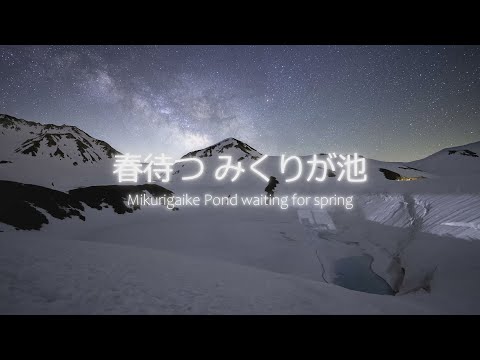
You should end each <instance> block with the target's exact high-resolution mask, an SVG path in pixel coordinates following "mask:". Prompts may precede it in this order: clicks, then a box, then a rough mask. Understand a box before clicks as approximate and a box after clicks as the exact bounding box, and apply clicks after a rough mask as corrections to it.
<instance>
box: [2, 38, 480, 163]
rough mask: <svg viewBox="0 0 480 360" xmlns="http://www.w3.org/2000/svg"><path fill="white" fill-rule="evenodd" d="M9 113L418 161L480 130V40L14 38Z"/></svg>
mask: <svg viewBox="0 0 480 360" xmlns="http://www.w3.org/2000/svg"><path fill="white" fill-rule="evenodd" d="M0 113H6V114H9V115H12V116H15V117H19V118H23V119H26V120H32V121H38V122H41V123H54V124H58V125H62V124H69V125H75V126H78V127H79V128H81V129H83V130H85V131H86V132H87V133H89V134H90V135H91V136H93V137H96V138H99V139H102V140H105V141H107V142H108V143H110V144H111V145H112V146H113V147H114V148H116V149H117V150H119V151H121V152H130V153H136V154H139V155H147V154H149V153H155V154H159V153H161V152H164V153H166V154H168V155H169V156H173V157H175V158H176V157H180V156H182V155H184V154H185V153H187V152H189V151H191V150H196V149H199V148H203V147H206V146H208V145H211V144H213V143H215V142H218V141H220V140H223V139H224V138H227V137H235V138H237V139H239V140H242V141H245V142H246V143H248V144H249V145H251V146H252V147H254V148H256V149H257V150H258V151H260V152H262V153H264V154H268V155H279V154H281V153H285V154H290V155H307V154H313V153H320V152H333V151H335V152H337V153H347V152H358V153H360V154H362V155H364V156H366V157H369V158H374V159H378V160H388V161H409V160H415V159H419V158H422V157H425V156H427V155H430V154H431V153H433V152H435V151H438V150H440V149H442V148H445V147H450V146H457V145H462V144H466V143H469V142H474V141H479V140H480V46H438V45H435V46H419V45H418V46H406V45H402V46H379V45H376V46H334V45H330V46H326V45H322V46H303V45H302V46H301V45H297V46H280V45H275V46H263V45H262V46H261V45H255V46H223V45H222V46H221V45H211V46H200V45H195V46H186V45H182V46H116V45H115V46H114V45H109V46H83V45H82V46H80V45H74V46H0Z"/></svg>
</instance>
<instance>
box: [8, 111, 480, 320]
mask: <svg viewBox="0 0 480 360" xmlns="http://www.w3.org/2000/svg"><path fill="white" fill-rule="evenodd" d="M2 121H3V122H2V124H5V125H6V126H2V127H0V131H1V134H0V136H2V138H1V139H2V140H1V143H0V180H7V181H0V198H1V199H2V200H3V201H4V203H5V204H8V206H4V207H0V219H4V221H3V223H0V225H1V226H0V234H1V235H0V248H1V253H2V257H1V258H0V272H2V273H3V274H6V275H5V281H3V284H5V286H0V313H59V312H66V313H109V312H110V313H180V314H184V313H200V314H205V313H235V314H244V313H257V314H258V313H260V314H264V313H286V314H288V313H293V314H295V313H297V314H298V313H306V314H311V313H316V314H318V313H327V314H332V313H342V314H352V313H354V314H358V313H389V314H391V313H409V314H411V313H437V314H438V313H440V314H444V313H454V314H464V313H468V314H472V313H473V314H479V313H480V305H479V304H480V281H479V279H480V268H479V267H478V258H479V256H480V241H479V240H480V188H479V187H478V184H479V183H480V172H479V171H480V158H479V157H477V155H480V143H473V144H468V145H465V146H459V147H456V148H450V149H445V150H442V151H440V152H438V153H436V154H433V155H431V156H429V157H427V158H425V159H421V160H417V161H414V162H409V163H400V162H383V161H377V160H372V159H366V164H367V174H368V181H367V182H365V183H361V184H352V183H345V182H339V181H337V180H338V170H337V171H334V172H332V173H331V174H330V175H329V176H328V177H327V178H326V179H325V181H324V182H322V183H316V182H314V181H311V182H307V181H306V177H307V176H308V173H309V171H310V167H309V166H307V163H306V161H307V160H310V159H311V156H302V157H301V159H302V161H303V164H304V168H303V174H302V178H301V179H299V180H298V181H296V182H293V183H286V182H285V178H286V177H289V176H291V175H292V173H294V172H295V171H296V169H295V166H292V168H291V169H290V170H288V171H287V172H286V173H285V174H282V173H281V171H280V156H274V155H269V157H268V158H267V159H265V160H264V161H263V162H262V163H261V164H259V166H258V170H259V171H261V172H262V173H264V174H265V175H266V176H275V177H277V179H278V180H279V184H278V185H277V188H276V190H275V191H276V192H275V195H276V196H284V195H290V196H291V195H292V194H294V193H296V194H298V195H311V196H316V195H329V194H332V195H333V194H338V195H345V196H346V195H352V196H353V199H354V207H353V208H352V209H351V210H345V209H344V208H341V207H330V208H327V209H326V210H325V209H323V210H319V209H318V207H316V208H315V207H312V206H311V207H303V208H299V207H295V206H290V207H289V208H288V209H284V210H282V209H280V208H278V207H255V206H245V207H241V206H239V207H230V206H218V207H214V206H210V207H208V206H201V207H198V208H197V207H189V206H179V207H178V209H177V210H178V211H169V210H168V209H166V208H165V207H153V206H151V207H146V206H143V205H142V207H141V209H140V210H139V211H133V210H135V208H130V207H126V206H125V204H124V202H125V199H126V196H127V194H129V193H131V192H142V191H143V192H144V193H150V194H152V195H153V196H155V194H159V195H160V194H170V193H171V192H170V191H173V192H174V193H175V194H176V195H179V196H180V195H181V194H185V193H188V194H191V195H192V194H197V195H202V194H206V193H211V194H218V195H222V196H225V197H226V196H227V195H230V194H234V193H238V194H256V195H259V194H264V193H265V191H264V189H265V185H266V182H265V180H264V179H262V178H261V177H259V176H257V175H256V174H254V173H252V172H251V171H250V169H249V167H250V165H251V164H252V163H253V162H254V161H257V160H258V159H260V158H261V157H262V156H263V155H262V153H260V152H259V151H257V150H255V149H254V148H253V147H251V146H250V145H248V144H246V143H244V142H242V141H239V140H237V139H233V138H228V139H225V140H223V141H221V142H219V143H217V144H214V145H212V146H209V147H207V148H205V149H201V150H197V151H193V152H190V153H188V154H186V155H185V156H184V157H183V158H191V157H197V158H199V159H201V160H202V161H203V163H204V164H205V171H204V174H203V176H202V177H201V178H199V179H196V180H195V181H182V180H181V177H182V176H188V175H192V174H193V173H195V172H196V171H197V170H198V168H197V167H196V164H195V162H193V163H188V162H185V163H178V164H176V165H175V169H174V173H173V175H172V179H171V181H170V182H169V183H160V185H162V186H165V188H162V187H159V186H158V185H155V184H148V185H144V184H139V185H134V186H131V185H129V184H126V185H123V184H122V185H119V184H118V182H117V179H116V176H115V175H113V174H112V172H113V160H114V159H113V158H111V157H109V154H113V151H115V150H113V149H112V150H109V149H110V147H109V146H106V145H105V146H104V144H103V142H98V141H99V140H97V141H94V140H95V139H94V138H91V137H89V136H88V135H87V134H85V133H84V132H83V131H81V130H80V129H77V128H74V127H65V128H63V129H61V128H62V127H58V126H53V127H52V128H48V127H50V126H49V125H41V124H37V123H31V122H28V121H24V120H18V119H12V118H11V117H8V116H2ZM17 127H18V130H17ZM67 129H68V130H67ZM30 132H31V133H30ZM65 133H71V136H73V138H71V137H70V135H65ZM84 140H86V142H85V141H84ZM52 141H54V142H55V145H53V144H52ZM77 141H78V142H80V143H82V144H83V145H85V146H86V147H87V148H86V149H84V148H83V145H82V146H80V148H79V146H78V142H77ZM87 142H88V143H87ZM49 143H50V146H49ZM88 144H90V145H91V146H89V145H88ZM107 145H108V144H107ZM58 149H60V150H61V152H62V153H63V154H64V156H63V157H62V156H61V155H60V153H59V152H58ZM80 149H82V150H84V152H82V151H81V150H80ZM17 150H18V151H17ZM319 150H320V151H328V150H329V149H319ZM33 152H35V156H33ZM66 154H68V155H69V156H66ZM96 155H98V157H100V158H101V160H99V159H98V158H97V157H96ZM221 155H230V156H232V161H233V165H234V166H236V165H237V162H239V163H241V164H242V167H243V168H244V169H245V170H246V171H245V172H244V173H242V174H241V176H240V177H239V178H238V180H237V181H235V182H232V181H231V176H230V175H229V177H227V178H226V179H224V180H222V181H218V180H216V179H215V178H214V177H213V173H214V171H215V169H216V168H217V167H218V165H219V164H220V163H221V164H222V165H224V164H225V163H224V162H222V161H218V159H217V156H221ZM289 155H294V154H289ZM84 156H85V158H87V159H88V161H85V162H83V160H84ZM318 156H319V158H320V159H324V158H325V157H326V156H327V155H325V154H318ZM75 159H76V161H77V163H78V164H77V165H74V164H73V161H75ZM94 160H95V161H94ZM8 180H10V181H8ZM406 180H408V181H406ZM22 183H23V184H22ZM53 183H54V184H53ZM24 184H34V185H24ZM92 185H93V186H92ZM47 188H49V189H47ZM6 224H7V225H6ZM325 225H328V226H325ZM15 228H18V229H38V230H34V231H24V230H15ZM54 274H55V275H54ZM252 281H253V282H252ZM72 284H73V285H72ZM118 284H120V285H121V286H119V285H118ZM98 299H100V300H98Z"/></svg>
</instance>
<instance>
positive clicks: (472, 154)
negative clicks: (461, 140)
mask: <svg viewBox="0 0 480 360" xmlns="http://www.w3.org/2000/svg"><path fill="white" fill-rule="evenodd" d="M457 152H459V153H460V155H465V156H472V157H478V155H477V153H475V152H473V151H471V150H448V155H453V154H456V153H457Z"/></svg>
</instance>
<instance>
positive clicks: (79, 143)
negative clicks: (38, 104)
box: [0, 114, 120, 166]
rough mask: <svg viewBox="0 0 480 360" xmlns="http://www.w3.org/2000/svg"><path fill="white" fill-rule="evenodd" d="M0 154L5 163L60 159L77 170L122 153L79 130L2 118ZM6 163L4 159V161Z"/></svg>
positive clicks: (0, 119)
mask: <svg viewBox="0 0 480 360" xmlns="http://www.w3.org/2000/svg"><path fill="white" fill-rule="evenodd" d="M0 139H1V145H0V154H1V156H2V159H1V160H3V161H7V160H12V158H14V157H15V154H17V155H19V156H22V155H25V156H32V157H44V158H48V157H50V158H57V159H59V160H62V159H64V160H68V161H71V162H72V164H73V165H74V166H77V165H79V164H81V163H95V162H99V161H101V160H103V159H111V158H113V157H114V156H115V155H116V154H120V152H119V151H117V150H116V149H114V148H113V147H112V146H110V145H109V144H108V143H106V142H105V141H103V140H99V139H96V138H94V137H92V136H90V135H89V134H87V133H86V132H85V131H83V130H81V129H79V128H78V127H76V126H70V125H54V124H46V125H43V124H40V123H37V122H33V121H28V120H23V119H18V118H15V117H13V116H10V115H6V114H0ZM5 157H6V158H7V159H4V158H5Z"/></svg>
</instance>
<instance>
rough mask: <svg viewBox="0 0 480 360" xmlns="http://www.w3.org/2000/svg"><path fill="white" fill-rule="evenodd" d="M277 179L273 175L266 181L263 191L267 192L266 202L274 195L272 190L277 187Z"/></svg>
mask: <svg viewBox="0 0 480 360" xmlns="http://www.w3.org/2000/svg"><path fill="white" fill-rule="evenodd" d="M277 184H278V180H277V178H276V177H275V176H270V180H269V181H268V185H267V187H266V188H265V191H266V192H267V195H268V202H267V203H269V202H270V199H271V198H273V195H274V190H275V188H276V187H277Z"/></svg>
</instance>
